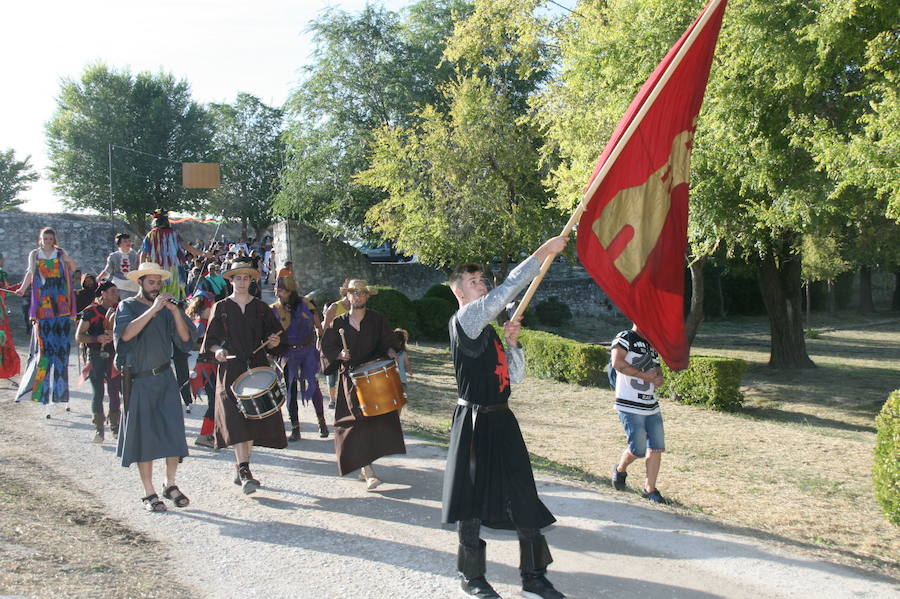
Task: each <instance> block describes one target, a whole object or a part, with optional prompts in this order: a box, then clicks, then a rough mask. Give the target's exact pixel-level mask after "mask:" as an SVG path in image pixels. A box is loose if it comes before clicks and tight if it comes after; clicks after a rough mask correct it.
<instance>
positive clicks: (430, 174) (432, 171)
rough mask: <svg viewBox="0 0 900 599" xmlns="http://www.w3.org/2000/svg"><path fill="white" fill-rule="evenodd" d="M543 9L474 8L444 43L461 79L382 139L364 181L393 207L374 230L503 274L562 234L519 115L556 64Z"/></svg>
mask: <svg viewBox="0 0 900 599" xmlns="http://www.w3.org/2000/svg"><path fill="white" fill-rule="evenodd" d="M538 4H539V3H538V2H513V1H511V0H479V1H478V2H475V4H474V11H473V12H472V14H471V15H470V16H469V17H467V18H466V19H462V20H460V21H458V22H457V24H456V27H455V29H454V33H453V36H452V37H451V38H450V40H449V41H448V45H447V50H446V51H445V56H446V58H447V60H448V61H451V62H452V63H453V64H454V66H455V67H456V77H455V80H454V81H453V82H451V83H448V84H445V85H443V86H441V88H440V89H441V92H442V94H443V98H444V101H443V102H442V103H441V104H439V105H428V106H426V107H425V108H423V109H421V110H419V111H417V112H415V113H414V114H413V116H414V117H415V121H416V122H415V123H414V124H413V125H410V126H406V127H402V126H395V127H385V128H383V129H381V130H380V131H379V132H378V134H377V136H376V142H375V145H374V151H373V154H372V166H371V168H370V169H369V170H367V171H365V172H364V173H362V174H361V175H360V176H359V178H358V180H359V181H361V182H364V183H367V184H369V185H372V186H375V187H378V188H379V189H381V190H383V191H384V192H385V193H387V198H386V199H385V200H383V201H382V202H380V203H379V204H377V205H376V206H374V207H373V208H372V209H371V210H369V213H368V220H369V223H370V224H371V225H372V227H373V228H375V230H376V231H378V232H380V233H381V234H383V235H384V236H386V237H389V238H392V239H395V240H396V242H397V244H398V246H399V247H400V248H401V249H402V250H403V251H405V252H407V253H414V254H416V255H417V256H418V257H419V259H420V260H421V261H422V262H425V263H428V264H432V265H435V266H449V265H451V264H454V263H458V262H460V261H464V260H477V261H481V262H484V263H488V262H490V261H492V260H494V259H499V260H500V262H501V266H500V269H499V271H498V272H497V273H495V275H496V276H497V277H503V276H505V273H506V268H507V265H508V264H509V262H510V261H512V260H515V259H516V258H517V257H518V255H519V254H520V253H521V252H522V251H525V250H527V249H529V248H531V247H533V246H534V245H535V244H536V243H538V242H539V241H540V240H542V239H544V238H545V237H546V236H547V235H549V234H550V233H551V232H553V231H554V230H558V229H559V228H561V226H562V222H561V221H562V218H561V215H560V213H559V212H558V211H557V210H555V209H552V208H548V207H547V204H548V201H549V197H548V194H547V191H546V190H545V189H544V187H543V185H542V182H541V181H542V179H543V178H544V177H545V176H546V175H547V172H546V170H545V169H544V168H543V167H542V165H541V159H540V155H539V153H538V148H539V147H540V145H541V143H542V140H541V136H540V133H539V131H538V130H537V128H536V127H535V126H534V125H533V124H532V123H531V122H529V120H528V119H524V118H523V117H524V116H525V115H526V113H527V111H528V103H527V99H528V96H529V94H531V93H533V92H534V90H536V89H537V88H538V86H539V85H540V83H541V81H542V80H543V79H544V78H545V77H546V74H547V72H548V67H547V65H548V64H549V62H550V59H549V53H548V52H547V51H546V46H545V44H544V43H543V40H542V39H541V37H540V36H539V35H538V34H537V32H538V31H540V30H541V25H542V23H541V21H540V19H538V18H537V17H536V16H535V8H536V7H537V5H538Z"/></svg>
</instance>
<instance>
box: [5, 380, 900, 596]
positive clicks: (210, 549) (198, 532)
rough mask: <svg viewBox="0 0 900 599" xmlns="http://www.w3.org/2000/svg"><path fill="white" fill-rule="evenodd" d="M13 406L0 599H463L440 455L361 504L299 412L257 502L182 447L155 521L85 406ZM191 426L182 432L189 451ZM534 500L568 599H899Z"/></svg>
mask: <svg viewBox="0 0 900 599" xmlns="http://www.w3.org/2000/svg"><path fill="white" fill-rule="evenodd" d="M70 377H71V380H75V374H74V372H73V373H72V374H71V375H70ZM12 399H13V392H12V390H11V386H10V385H9V384H8V383H7V388H6V389H2V390H0V421H2V425H0V431H2V434H3V441H2V442H0V447H2V449H3V454H2V455H3V457H2V467H3V471H2V472H3V473H2V476H0V483H2V485H3V488H2V494H0V498H2V504H0V505H2V508H3V514H4V515H3V516H2V521H0V524H2V525H3V529H2V530H0V567H2V568H3V570H4V572H3V574H2V575H0V595H5V596H24V597H45V596H46V597H142V596H145V597H157V596H169V597H193V598H201V597H209V598H216V599H220V598H228V597H235V598H238V597H241V598H244V597H262V598H266V599H279V598H282V597H283V598H287V597H309V598H316V599H319V598H330V597H335V598H337V597H341V598H343V597H369V598H377V599H380V598H385V599H404V598H417V599H420V598H439V597H450V596H457V595H458V591H457V586H456V581H455V574H454V568H455V547H456V535H455V532H454V531H453V530H451V529H448V528H445V527H442V526H441V524H440V496H441V484H442V474H443V466H444V460H445V450H444V449H443V448H441V447H440V446H437V445H434V444H431V443H429V442H426V441H423V440H417V439H414V438H409V439H408V451H409V453H408V455H406V456H396V457H392V458H386V459H383V460H379V462H378V463H377V464H376V467H377V470H378V472H379V475H380V476H381V477H382V478H383V479H384V480H385V481H386V482H385V484H384V485H383V486H382V487H380V488H378V489H377V492H374V493H367V492H366V491H365V489H364V486H363V483H362V482H360V481H358V480H357V479H355V478H354V477H350V476H348V477H344V478H340V477H339V476H337V471H336V466H335V462H334V455H333V442H332V440H331V439H330V438H329V439H325V440H321V439H319V438H318V437H317V436H316V435H315V433H314V430H313V426H312V424H311V422H310V421H311V419H312V409H311V408H310V407H307V408H305V409H304V410H303V411H302V412H301V418H305V419H306V421H307V422H306V423H305V424H304V427H303V436H304V439H303V440H302V441H300V442H299V443H292V444H291V445H290V447H289V448H288V449H286V450H280V451H272V450H259V451H257V452H256V453H255V454H254V470H253V471H254V474H255V475H256V476H257V477H258V478H259V479H260V480H261V481H262V483H263V485H264V488H263V489H261V490H260V491H259V492H258V493H256V494H255V495H251V496H244V495H242V494H241V493H240V490H239V488H238V487H236V486H235V485H234V484H233V483H232V480H231V479H232V477H233V458H232V455H231V453H230V452H228V451H217V452H214V451H211V450H205V449H199V448H195V447H194V446H193V445H191V456H190V457H188V458H187V459H186V460H185V463H184V464H183V466H182V468H181V469H180V470H179V480H178V483H179V485H180V486H181V488H182V489H183V490H184V491H185V493H187V494H188V495H189V496H190V497H191V505H190V506H189V507H188V508H186V509H181V510H177V509H174V508H170V510H169V511H168V512H167V513H166V514H161V515H157V514H149V513H146V512H145V511H144V510H143V509H142V506H141V504H140V501H139V499H140V497H141V495H143V493H142V492H141V487H140V485H139V482H138V475H137V471H136V468H130V469H125V468H122V467H121V466H119V465H118V461H117V460H116V458H115V448H114V445H113V443H112V442H111V441H107V442H106V443H104V444H102V445H95V444H92V443H91V442H90V439H91V435H92V427H91V423H90V414H89V411H90V402H89V397H88V393H87V390H86V389H82V390H80V391H76V392H74V393H73V400H72V402H71V408H72V411H71V412H65V411H63V410H62V408H61V407H55V410H54V414H53V418H52V419H50V420H46V419H44V418H43V408H42V407H41V406H38V405H35V404H32V403H30V402H28V403H18V404H14V403H12V401H11V400H12ZM201 413H202V409H197V408H195V409H194V413H193V414H190V415H188V416H186V426H187V429H188V431H189V438H190V439H191V440H193V438H194V436H195V435H196V433H197V431H198V429H199V425H200V418H201ZM156 481H157V486H159V485H161V483H162V470H161V467H160V466H158V467H157V472H156ZM538 486H539V491H540V493H541V496H542V497H543V498H544V500H545V502H546V503H547V505H548V507H549V508H550V509H551V511H553V513H554V514H556V516H557V517H558V520H559V521H558V523H557V524H556V525H555V526H554V527H552V528H551V529H550V530H549V531H548V532H547V536H548V539H549V542H550V546H551V548H552V551H553V554H554V558H555V560H556V562H555V563H554V564H553V565H552V566H551V570H550V578H551V580H552V581H553V582H554V583H555V584H556V585H557V587H558V588H559V589H560V590H562V591H564V592H565V593H566V594H567V595H568V596H570V597H573V598H582V599H587V598H594V597H633V596H641V597H647V598H654V597H690V598H701V597H703V598H705V597H737V598H740V597H747V598H751V597H753V598H756V597H772V598H781V597H785V598H786V597H879V598H880V597H889V596H900V584H898V583H897V581H891V580H888V579H884V578H881V577H878V576H877V575H874V574H872V573H870V572H868V571H865V570H862V569H859V570H856V569H853V568H848V567H845V566H837V565H832V564H829V563H825V562H820V561H818V560H817V559H816V558H815V557H814V556H812V555H808V554H804V553H803V552H801V551H800V550H798V549H797V548H793V547H788V546H782V545H779V544H776V543H773V542H771V541H763V540H761V539H760V538H758V535H756V534H755V533H754V532H753V531H735V530H732V529H724V528H721V527H718V526H715V525H712V524H709V523H708V522H702V521H698V520H694V519H691V518H687V517H684V516H680V515H676V514H673V513H671V512H669V511H666V510H665V509H658V508H656V507H655V506H653V505H651V504H649V503H647V502H645V501H643V500H640V499H638V498H636V497H635V496H633V495H624V494H616V493H613V492H612V491H609V492H604V491H595V490H588V489H584V488H580V487H578V486H575V485H573V484H571V483H568V482H566V481H563V480H560V479H556V478H553V477H550V476H543V475H539V476H538ZM10 527H12V528H10ZM41 531H43V533H41ZM39 533H41V534H39ZM485 536H486V539H487V541H488V578H489V580H491V582H492V583H494V585H495V587H496V588H497V590H498V592H500V593H501V595H503V596H504V597H516V596H519V594H518V586H517V579H518V572H517V565H518V544H517V542H516V540H515V537H514V536H512V535H510V534H505V533H492V532H487V533H486V535H485ZM63 543H66V544H68V545H66V548H65V549H63V548H62V545H61V544H63ZM60 564H62V566H60ZM60 567H62V568H63V570H62V571H60V570H59V568H60Z"/></svg>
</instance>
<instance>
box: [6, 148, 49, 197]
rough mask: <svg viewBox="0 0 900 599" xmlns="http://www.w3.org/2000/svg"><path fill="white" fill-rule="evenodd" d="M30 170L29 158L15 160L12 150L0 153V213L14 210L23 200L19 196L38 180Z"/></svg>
mask: <svg viewBox="0 0 900 599" xmlns="http://www.w3.org/2000/svg"><path fill="white" fill-rule="evenodd" d="M38 178H39V177H38V174H37V173H36V172H34V169H32V168H31V156H26V157H25V159H24V160H16V156H15V152H13V150H11V149H10V150H6V151H5V152H0V211H2V210H9V209H10V208H15V207H16V206H20V205H21V204H22V203H24V201H25V200H23V199H21V198H20V197H19V196H20V194H21V193H22V192H24V191H27V190H28V189H29V188H30V187H31V184H32V183H34V182H35V181H37V180H38Z"/></svg>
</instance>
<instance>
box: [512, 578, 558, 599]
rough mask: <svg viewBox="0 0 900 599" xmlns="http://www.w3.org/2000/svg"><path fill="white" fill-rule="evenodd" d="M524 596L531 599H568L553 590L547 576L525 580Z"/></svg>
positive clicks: (523, 581)
mask: <svg viewBox="0 0 900 599" xmlns="http://www.w3.org/2000/svg"><path fill="white" fill-rule="evenodd" d="M522 595H523V596H524V597H528V598H529V599H566V596H565V595H563V594H562V593H560V592H559V591H557V590H556V589H555V588H553V585H552V584H551V583H550V581H549V580H547V577H546V576H535V577H529V578H523V579H522Z"/></svg>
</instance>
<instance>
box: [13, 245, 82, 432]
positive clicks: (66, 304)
mask: <svg viewBox="0 0 900 599" xmlns="http://www.w3.org/2000/svg"><path fill="white" fill-rule="evenodd" d="M76 268H77V267H76V265H75V261H74V260H73V259H72V258H71V257H69V255H68V254H67V253H66V252H65V250H63V249H62V248H61V247H59V246H58V245H57V240H56V232H55V231H54V230H53V229H51V228H50V227H45V228H43V229H41V232H40V234H39V235H38V247H37V248H36V249H33V250H31V252H30V253H29V254H28V270H27V271H26V273H25V278H24V279H22V284H21V285H20V286H19V289H18V290H17V291H16V295H19V296H21V295H24V294H25V289H27V288H28V286H29V285H31V305H30V309H29V312H28V316H29V318H30V319H31V322H32V323H33V325H34V329H33V332H32V338H31V343H32V348H33V350H34V351H32V354H31V357H30V358H29V360H28V365H27V366H26V367H25V374H24V376H22V381H21V383H20V384H19V392H18V393H17V395H16V401H19V400H21V399H22V398H23V397H25V395H27V394H28V392H29V391H31V399H32V400H34V401H39V402H41V403H43V404H44V405H46V406H47V414H46V416H47V418H50V403H51V401H52V402H53V403H67V402H68V401H69V347H70V333H71V328H72V319H73V318H74V317H75V315H76V312H75V287H74V285H73V284H72V273H73V272H75V270H76ZM66 410H68V408H66Z"/></svg>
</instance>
